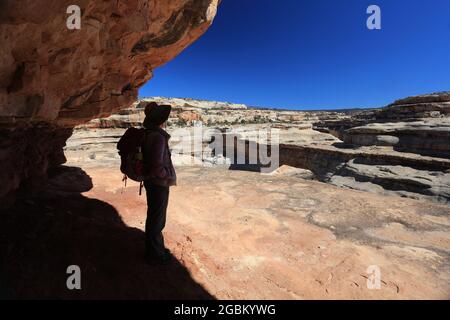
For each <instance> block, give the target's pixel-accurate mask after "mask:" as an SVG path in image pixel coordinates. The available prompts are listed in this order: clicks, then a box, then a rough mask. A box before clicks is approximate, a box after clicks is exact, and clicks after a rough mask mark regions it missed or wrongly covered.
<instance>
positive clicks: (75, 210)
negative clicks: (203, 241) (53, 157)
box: [0, 167, 214, 299]
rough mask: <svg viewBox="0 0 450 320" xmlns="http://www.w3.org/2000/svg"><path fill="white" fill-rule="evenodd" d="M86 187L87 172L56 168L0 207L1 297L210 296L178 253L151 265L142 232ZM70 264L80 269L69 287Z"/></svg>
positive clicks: (196, 297)
mask: <svg viewBox="0 0 450 320" xmlns="http://www.w3.org/2000/svg"><path fill="white" fill-rule="evenodd" d="M64 187H65V189H64ZM91 187H92V182H91V180H90V177H89V176H88V175H87V174H86V173H84V171H82V170H81V169H79V168H70V167H61V168H59V169H58V171H57V172H53V176H52V177H51V179H50V181H49V184H48V185H47V186H46V188H44V190H42V191H41V193H39V194H35V195H34V196H29V197H25V196H21V197H20V198H19V199H18V200H17V202H16V204H15V205H14V206H13V207H12V208H9V209H7V210H3V211H2V212H0V237H1V238H0V243H1V261H0V262H1V265H0V298H6V299H214V297H213V296H211V295H210V294H209V293H208V292H207V291H206V290H205V289H203V288H202V286H201V285H199V284H198V283H196V282H195V281H194V280H193V279H192V278H191V276H190V274H189V272H188V270H187V269H186V268H185V267H184V266H183V265H182V264H181V263H179V262H178V261H177V260H176V259H175V258H174V261H175V262H174V263H173V264H171V265H169V266H148V265H147V264H146V263H145V262H144V260H143V252H144V233H143V232H142V231H141V230H139V229H136V228H130V227H128V226H127V225H125V224H124V223H123V221H122V219H121V218H120V215H119V214H118V212H117V210H116V209H115V208H114V207H113V206H111V205H109V204H108V203H105V202H102V201H99V200H97V199H89V198H86V197H84V196H82V195H81V194H80V193H79V192H80V191H86V188H87V189H89V188H91ZM70 265H77V266H79V267H80V269H81V290H68V289H67V285H66V281H67V278H68V277H69V276H70V274H67V273H66V271H67V268H68V266H70Z"/></svg>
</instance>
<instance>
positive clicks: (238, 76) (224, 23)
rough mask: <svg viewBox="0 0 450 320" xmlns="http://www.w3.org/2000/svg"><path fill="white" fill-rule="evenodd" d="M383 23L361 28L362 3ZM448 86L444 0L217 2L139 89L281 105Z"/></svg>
mask: <svg viewBox="0 0 450 320" xmlns="http://www.w3.org/2000/svg"><path fill="white" fill-rule="evenodd" d="M371 4H377V5H379V6H380V7H381V10H382V30H379V31H378V30H375V31H370V30H368V29H367V27H366V20H367V18H368V15H367V14H366V10H367V7H368V6H369V5H371ZM444 90H450V1H449V0H428V1H427V0H372V1H366V0H341V1H336V0H223V1H222V4H221V7H220V8H219V12H218V15H217V17H216V20H215V21H214V24H213V26H212V27H211V28H210V29H209V30H208V32H207V33H206V34H205V35H204V36H203V37H202V38H200V39H199V40H198V41H197V42H196V43H194V44H193V45H192V46H191V47H189V48H188V49H187V50H185V51H184V52H183V53H181V54H180V55H179V56H178V57H177V58H176V59H175V60H173V61H171V62H169V63H168V64H166V65H165V66H163V67H161V68H159V69H157V70H156V71H155V77H154V78H153V79H152V80H151V81H150V82H149V83H147V84H146V85H145V86H144V87H143V88H142V89H141V91H140V96H141V97H143V96H166V97H190V98H201V99H209V100H221V101H231V102H238V103H246V104H248V105H250V106H265V107H278V108H287V109H319V108H349V107H379V106H383V105H386V104H388V103H390V102H392V101H393V100H395V99H398V98H402V97H406V96H409V95H415V94H421V93H429V92H435V91H444Z"/></svg>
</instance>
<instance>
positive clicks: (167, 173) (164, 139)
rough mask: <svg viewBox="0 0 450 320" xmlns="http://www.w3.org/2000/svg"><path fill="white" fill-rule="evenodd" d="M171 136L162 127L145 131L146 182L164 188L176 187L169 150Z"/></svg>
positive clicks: (175, 177)
mask: <svg viewBox="0 0 450 320" xmlns="http://www.w3.org/2000/svg"><path fill="white" fill-rule="evenodd" d="M169 139H170V135H169V134H168V133H167V132H166V131H164V130H163V129H161V128H160V127H153V126H151V127H149V128H147V129H146V130H145V137H144V144H143V150H142V151H143V154H144V172H145V175H146V176H148V178H147V179H146V182H149V183H151V184H155V185H158V186H163V187H170V186H174V185H176V182H177V176H176V173H175V168H174V167H173V164H172V158H171V153H170V149H169Z"/></svg>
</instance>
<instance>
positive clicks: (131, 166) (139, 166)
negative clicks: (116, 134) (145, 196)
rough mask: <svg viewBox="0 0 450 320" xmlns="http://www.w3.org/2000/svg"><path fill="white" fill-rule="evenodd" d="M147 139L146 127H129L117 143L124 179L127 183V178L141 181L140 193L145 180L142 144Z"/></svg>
mask: <svg viewBox="0 0 450 320" xmlns="http://www.w3.org/2000/svg"><path fill="white" fill-rule="evenodd" d="M144 139H145V129H137V128H129V129H127V131H125V133H124V134H123V136H122V137H121V138H120V140H119V142H118V143H117V149H118V150H119V155H120V171H121V172H122V173H123V174H124V177H123V179H122V181H124V182H125V186H126V185H127V178H130V179H131V180H133V181H136V182H140V188H139V194H141V192H142V184H143V181H144V180H145V175H144V157H143V150H142V148H143V147H142V146H143V143H144Z"/></svg>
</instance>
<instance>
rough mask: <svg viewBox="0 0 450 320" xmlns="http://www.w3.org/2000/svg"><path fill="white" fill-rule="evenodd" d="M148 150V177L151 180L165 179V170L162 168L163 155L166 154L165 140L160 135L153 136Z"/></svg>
mask: <svg viewBox="0 0 450 320" xmlns="http://www.w3.org/2000/svg"><path fill="white" fill-rule="evenodd" d="M152 140H153V141H151V146H149V147H150V149H149V150H148V155H149V159H148V161H147V163H148V166H149V172H148V173H149V175H150V176H151V177H153V178H165V177H167V175H168V173H167V169H166V168H165V167H164V153H165V152H166V140H165V138H164V137H163V136H162V135H160V134H155V135H154V138H153V139H152Z"/></svg>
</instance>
